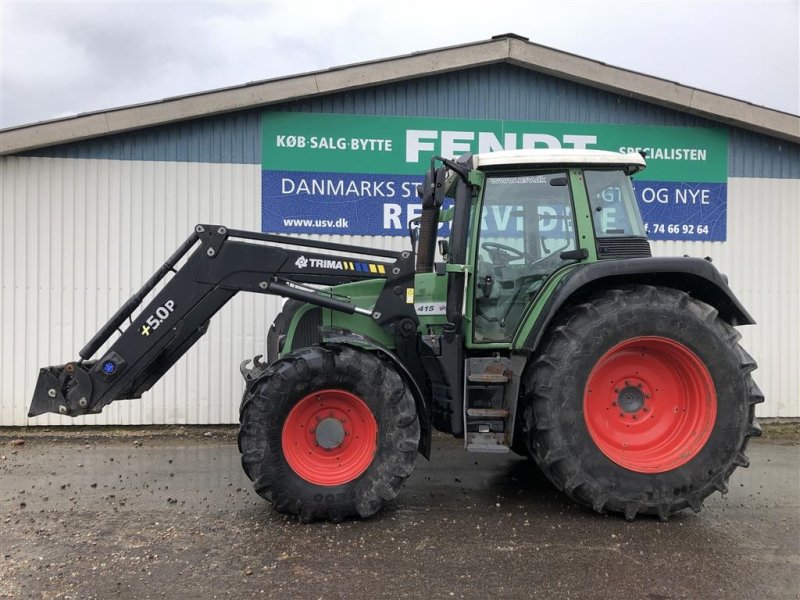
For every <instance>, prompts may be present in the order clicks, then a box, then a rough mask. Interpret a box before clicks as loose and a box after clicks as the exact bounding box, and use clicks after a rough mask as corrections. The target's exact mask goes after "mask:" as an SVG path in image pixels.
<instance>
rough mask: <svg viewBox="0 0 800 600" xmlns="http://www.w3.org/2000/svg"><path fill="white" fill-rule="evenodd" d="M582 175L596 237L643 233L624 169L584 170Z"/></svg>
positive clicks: (628, 179)
mask: <svg viewBox="0 0 800 600" xmlns="http://www.w3.org/2000/svg"><path fill="white" fill-rule="evenodd" d="M583 178H584V181H585V182H586V192H587V194H588V195H589V204H590V205H591V207H592V216H593V221H594V231H595V235H596V236H597V237H599V238H603V237H631V236H635V237H645V236H646V234H645V232H644V225H643V224H642V218H641V215H640V214H639V208H638V206H637V205H636V196H635V195H634V193H633V187H632V186H631V180H630V178H629V177H628V176H627V175H625V173H624V172H622V171H617V170H614V171H610V170H604V171H588V170H585V171H584V172H583Z"/></svg>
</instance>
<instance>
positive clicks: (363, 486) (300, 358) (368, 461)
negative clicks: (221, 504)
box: [239, 345, 420, 522]
mask: <svg viewBox="0 0 800 600" xmlns="http://www.w3.org/2000/svg"><path fill="white" fill-rule="evenodd" d="M419 435H420V428H419V421H418V419H417V414H416V407H415V404H414V398H413V396H412V395H411V392H410V391H409V389H408V387H407V386H406V384H405V382H404V381H403V379H402V378H401V377H400V375H399V374H398V373H397V371H396V370H395V369H394V368H393V367H392V366H391V365H389V364H387V363H386V362H384V361H383V360H381V359H380V358H379V357H378V356H376V355H373V354H371V353H369V352H365V351H361V350H356V349H354V348H351V347H348V346H342V345H328V346H325V347H318V346H314V347H310V348H303V349H301V350H297V351H295V352H292V353H291V354H289V355H287V356H286V357H284V358H282V359H280V360H278V361H276V362H275V363H273V364H271V365H270V366H269V367H268V368H267V369H266V370H265V371H264V373H263V374H262V375H261V376H260V377H259V379H258V380H257V381H256V382H254V383H252V384H250V385H249V386H248V389H247V391H246V392H245V395H244V398H243V400H242V407H241V410H240V427H239V450H240V451H241V453H242V467H243V468H244V471H245V473H246V474H247V476H248V477H249V478H250V479H251V480H252V481H253V484H254V487H255V490H256V492H257V493H258V494H259V495H260V496H262V497H263V498H265V499H266V500H268V501H270V502H272V505H273V507H274V508H275V509H276V510H277V511H278V512H282V513H288V514H293V515H297V516H299V517H300V520H302V521H304V522H309V521H313V520H315V519H326V520H330V521H334V522H338V521H341V520H342V519H344V518H346V517H349V516H352V515H359V516H361V517H368V516H370V515H372V514H374V513H376V512H377V511H378V510H380V508H381V507H382V506H383V505H384V504H385V503H386V502H387V501H389V500H392V499H393V498H394V497H395V496H396V495H397V494H398V492H399V491H400V488H401V487H402V485H403V482H404V481H405V479H406V478H407V477H408V476H409V475H410V474H411V472H412V470H413V468H414V461H415V459H416V454H417V447H418V444H419Z"/></svg>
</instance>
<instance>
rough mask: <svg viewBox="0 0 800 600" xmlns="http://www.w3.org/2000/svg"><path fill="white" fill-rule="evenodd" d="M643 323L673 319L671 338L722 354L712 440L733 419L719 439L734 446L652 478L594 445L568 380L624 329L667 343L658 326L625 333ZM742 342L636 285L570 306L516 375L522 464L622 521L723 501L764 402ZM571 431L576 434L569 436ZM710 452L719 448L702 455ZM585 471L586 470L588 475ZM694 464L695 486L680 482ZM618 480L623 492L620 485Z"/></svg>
mask: <svg viewBox="0 0 800 600" xmlns="http://www.w3.org/2000/svg"><path fill="white" fill-rule="evenodd" d="M647 307H651V308H647ZM643 314H647V315H650V316H651V317H652V318H653V319H654V320H656V321H657V320H658V319H667V320H668V319H669V318H670V316H671V317H672V318H673V319H674V322H673V323H671V324H672V325H675V326H676V327H677V328H691V327H696V328H700V329H702V331H703V334H704V335H708V336H709V337H710V338H713V342H710V343H712V345H713V348H714V349H715V350H716V351H717V352H719V353H721V354H725V356H724V357H723V358H722V359H718V360H717V359H715V360H717V363H715V365H720V364H722V365H723V366H722V367H720V366H715V369H716V374H717V377H714V384H715V386H720V387H722V385H723V382H722V381H720V379H721V377H719V375H720V373H724V375H725V377H730V378H731V379H732V380H733V383H731V384H730V386H729V388H730V389H731V390H735V391H736V393H734V394H728V397H727V398H722V397H720V398H719V401H720V406H719V408H718V413H717V419H716V422H715V424H714V428H715V429H714V431H716V429H717V428H719V427H721V425H719V422H720V421H721V420H724V419H722V418H721V417H720V413H722V412H723V411H732V413H733V414H732V415H730V418H728V420H727V421H726V422H725V423H726V424H725V426H726V427H727V428H728V429H727V431H725V432H721V433H722V434H725V433H727V434H730V435H731V436H733V438H734V439H733V440H732V441H730V442H727V443H728V446H727V447H721V446H720V444H722V442H720V441H719V440H721V439H723V437H724V436H720V435H715V434H714V433H713V432H712V437H711V438H709V441H708V442H706V445H705V446H704V447H703V449H702V450H701V452H700V454H698V456H696V457H694V458H693V459H692V460H691V461H689V463H687V465H682V466H680V467H677V468H676V469H673V470H672V471H668V472H666V473H658V474H641V473H634V472H633V471H629V470H627V469H625V468H624V467H621V466H619V465H617V464H615V463H613V462H612V461H610V460H609V459H608V458H606V457H605V455H603V454H602V453H601V451H600V450H599V449H598V448H597V446H596V445H594V443H593V442H592V440H591V437H589V435H588V433H587V432H586V429H587V428H586V424H585V421H584V416H583V412H584V411H583V393H584V392H583V386H584V384H585V378H583V379H581V375H576V370H580V366H579V365H584V366H585V365H589V366H591V364H592V362H591V361H592V360H593V358H596V355H595V356H593V355H592V354H591V347H592V343H593V340H592V338H593V336H594V337H595V338H602V339H610V338H611V337H613V335H615V334H614V333H613V332H615V331H617V330H619V329H625V328H627V330H628V331H630V330H631V329H632V328H633V329H636V328H640V329H641V330H642V333H640V334H638V335H664V336H667V335H669V334H668V333H663V334H662V333H659V332H660V331H667V330H668V328H666V329H665V328H664V327H663V326H662V327H661V329H659V328H658V325H656V329H655V330H654V329H653V328H652V327H651V324H650V323H647V324H643V325H642V324H640V325H632V324H631V321H632V320H635V319H636V318H637V315H638V318H640V319H641V316H642V315H643ZM606 332H612V333H610V334H609V333H606ZM604 336H605V338H604ZM740 337H741V335H740V334H739V332H738V331H736V330H735V329H734V328H733V327H731V326H730V325H728V324H727V323H725V322H724V321H723V320H722V319H720V318H719V316H718V315H717V311H716V309H714V308H713V307H711V306H709V305H708V304H705V303H703V302H701V301H699V300H697V299H695V298H692V297H691V296H689V295H688V294H686V293H685V292H682V291H679V290H676V289H672V288H665V287H654V286H646V285H634V286H625V287H621V288H619V289H608V290H604V291H601V292H599V293H597V294H596V295H594V296H593V297H592V298H590V299H589V300H588V301H586V302H583V303H582V304H578V305H576V306H573V307H572V308H570V309H568V310H566V311H565V312H564V313H563V314H562V315H560V316H559V317H557V318H556V321H555V322H554V324H553V325H552V326H551V327H550V328H549V330H548V332H547V333H546V335H545V338H544V339H543V341H542V344H541V346H540V348H541V350H540V351H539V352H538V357H537V358H535V359H534V360H533V361H532V363H531V364H530V365H529V366H528V368H527V369H526V371H525V373H524V375H523V381H522V385H523V395H522V398H521V400H522V407H521V415H522V423H521V431H522V436H523V440H524V442H525V443H527V444H528V449H529V452H530V454H531V455H532V457H533V458H534V460H535V461H536V463H537V465H538V466H539V468H540V469H541V470H542V471H543V472H544V474H545V475H546V476H547V478H548V479H549V480H550V481H551V482H552V483H553V485H555V486H556V487H557V488H558V489H560V490H563V491H564V493H565V494H566V495H567V496H569V497H570V498H572V499H573V500H575V501H577V502H578V503H580V504H582V505H584V506H588V507H591V508H592V509H593V510H595V511H597V512H601V513H602V512H614V513H619V514H622V515H624V517H625V518H626V519H628V520H633V519H635V518H636V517H637V515H655V516H656V517H658V518H659V519H660V520H662V521H665V520H667V518H668V517H669V516H670V515H671V514H673V513H675V512H677V511H680V510H682V509H684V508H691V509H692V510H693V511H695V512H700V510H701V509H702V506H703V501H704V500H705V498H707V497H708V496H709V495H710V494H712V493H713V492H714V491H719V492H721V493H723V494H724V493H726V492H727V485H726V484H727V481H728V478H729V477H730V475H731V473H732V472H733V471H734V469H736V467H737V466H741V467H746V466H748V464H749V461H748V459H747V456H746V454H745V451H746V448H747V443H748V439H749V438H750V437H752V436H758V435H760V434H761V429H760V427H759V426H758V423H757V421H756V418H755V405H756V404H758V403H760V402H763V401H764V397H763V395H762V394H761V391H760V390H759V389H758V386H757V385H756V384H755V382H754V381H753V379H752V377H751V375H750V373H751V372H752V371H753V370H754V369H755V368H756V363H755V361H754V360H753V358H752V357H751V356H750V355H749V354H747V352H745V351H744V350H743V349H742V348H741V346H739V344H738V341H739V339H740ZM607 343H611V342H607ZM612 345H613V343H612ZM587 348H589V349H587ZM726 365H727V367H726ZM723 367H726V368H727V369H728V370H727V371H725V369H724V368H723ZM584 368H585V367H584ZM570 383H572V386H571V387H570ZM726 385H727V384H726ZM565 388H568V389H565ZM726 389H727V388H726ZM576 395H577V397H578V398H579V402H577V403H576V397H575V396H576ZM576 404H579V406H575V405H576ZM726 418H727V417H726ZM575 430H581V432H582V433H580V434H576V433H574V431H575ZM713 444H717V445H718V446H720V447H716V448H712V449H711V450H710V451H707V450H708V448H709V446H710V445H713ZM719 457H721V458H719ZM592 461H594V463H593V466H589V465H587V462H592ZM692 463H701V464H699V465H697V466H695V467H693V469H692V471H691V473H692V477H693V478H690V479H687V478H686V477H687V473H686V472H685V469H684V467H685V466H688V465H692ZM597 465H601V467H602V468H601V469H599V470H602V471H603V473H605V475H606V476H605V477H604V476H603V474H602V473H598V472H597V471H598V469H597V468H596V467H597ZM698 474H700V476H699V477H696V478H694V477H695V476H696V475H698ZM623 479H624V480H626V481H627V482H628V483H627V484H625V485H623V482H622V480H623ZM637 486H638V487H637Z"/></svg>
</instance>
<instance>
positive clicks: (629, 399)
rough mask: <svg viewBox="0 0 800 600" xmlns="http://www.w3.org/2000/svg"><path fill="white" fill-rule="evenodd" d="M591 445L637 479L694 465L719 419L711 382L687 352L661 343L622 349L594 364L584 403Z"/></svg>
mask: <svg viewBox="0 0 800 600" xmlns="http://www.w3.org/2000/svg"><path fill="white" fill-rule="evenodd" d="M583 415H584V419H585V421H586V427H587V428H588V430H589V435H591V437H592V440H594V443H595V444H597V447H598V448H599V449H600V450H601V452H602V453H603V454H605V455H606V456H607V457H608V458H609V459H611V460H612V461H614V462H615V463H617V464H618V465H620V466H622V467H625V468H626V469H629V470H631V471H636V472H638V473H664V472H666V471H670V470H672V469H675V468H677V467H680V466H681V465H683V464H686V463H687V462H689V461H690V460H692V458H694V457H695V456H696V455H697V453H698V452H700V450H701V449H702V448H703V446H705V443H706V442H707V441H708V438H709V436H710V435H711V430H712V429H713V428H714V422H715V420H716V417H717V393H716V390H715V388H714V381H713V380H712V379H711V375H710V374H709V372H708V369H706V367H705V365H704V364H703V362H702V361H701V360H700V359H699V358H698V357H697V355H696V354H695V353H694V352H692V351H691V350H689V348H687V347H686V346H684V345H682V344H679V343H678V342H675V341H674V340H670V339H667V338H662V337H636V338H631V339H629V340H626V341H624V342H622V343H621V344H617V345H616V346H614V347H613V348H611V350H609V351H608V352H606V353H605V354H604V355H603V356H602V358H600V360H599V361H598V362H597V364H596V365H595V367H594V368H593V369H592V372H591V373H590V374H589V380H588V381H587V382H586V389H585V390H584V396H583Z"/></svg>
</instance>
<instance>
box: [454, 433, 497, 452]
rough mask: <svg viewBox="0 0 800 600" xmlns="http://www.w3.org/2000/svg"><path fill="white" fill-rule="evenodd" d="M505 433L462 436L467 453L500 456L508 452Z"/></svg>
mask: <svg viewBox="0 0 800 600" xmlns="http://www.w3.org/2000/svg"><path fill="white" fill-rule="evenodd" d="M505 438H506V434H505V433H491V432H488V433H480V432H478V433H474V432H467V434H466V435H465V436H464V439H465V440H466V446H467V451H468V452H491V453H497V454H502V453H505V452H508V446H507V445H506V440H505Z"/></svg>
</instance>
